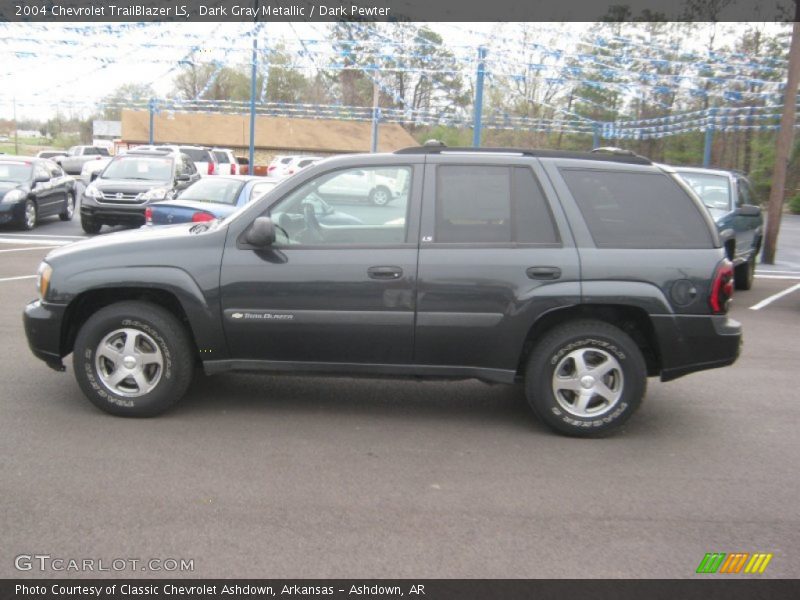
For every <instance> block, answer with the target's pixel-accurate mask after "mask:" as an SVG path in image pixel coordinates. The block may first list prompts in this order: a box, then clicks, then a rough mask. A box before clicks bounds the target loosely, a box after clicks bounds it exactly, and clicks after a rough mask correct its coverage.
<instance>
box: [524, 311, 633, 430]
mask: <svg viewBox="0 0 800 600" xmlns="http://www.w3.org/2000/svg"><path fill="white" fill-rule="evenodd" d="M646 387H647V369H646V367H645V363H644V359H643V358H642V353H641V352H640V350H639V348H638V346H637V345H636V343H635V342H634V341H633V340H632V339H631V338H630V337H629V336H628V335H627V334H626V333H625V332H623V331H622V330H620V329H619V328H617V327H614V326H613V325H609V324H608V323H604V322H602V321H592V320H582V321H575V322H572V323H567V324H565V325H561V326H559V327H557V328H556V329H553V330H552V331H551V332H550V333H548V334H547V335H546V336H545V337H544V338H543V339H542V340H541V341H540V342H539V343H538V344H537V345H536V347H535V348H534V350H533V352H532V353H531V355H530V358H529V359H528V364H527V368H526V370H525V395H526V397H527V399H528V403H529V404H530V405H531V408H532V409H533V411H534V412H535V413H536V415H537V416H538V417H539V418H540V419H541V420H542V421H544V422H545V423H546V424H547V425H548V426H550V427H551V428H553V429H555V430H556V431H559V432H561V433H565V434H567V435H572V436H579V437H587V436H596V435H602V434H605V433H608V432H610V431H612V430H614V429H616V428H618V427H619V426H621V425H622V424H623V423H625V421H627V420H628V419H629V418H630V417H631V415H632V414H633V413H634V412H635V411H636V409H637V408H638V407H639V405H640V404H641V402H642V398H643V397H644V393H645V390H646Z"/></svg>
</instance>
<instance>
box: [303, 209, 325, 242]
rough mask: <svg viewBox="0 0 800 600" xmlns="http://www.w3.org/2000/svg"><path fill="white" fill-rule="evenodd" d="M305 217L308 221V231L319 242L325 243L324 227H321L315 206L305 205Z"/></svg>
mask: <svg viewBox="0 0 800 600" xmlns="http://www.w3.org/2000/svg"><path fill="white" fill-rule="evenodd" d="M303 216H304V217H305V220H306V231H308V232H309V233H310V234H311V235H312V236H313V237H314V238H316V240H317V241H319V242H321V241H323V240H324V237H323V236H322V227H320V224H319V221H317V214H316V212H314V206H313V205H312V204H304V205H303Z"/></svg>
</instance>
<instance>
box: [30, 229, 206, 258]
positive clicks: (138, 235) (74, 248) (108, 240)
mask: <svg viewBox="0 0 800 600" xmlns="http://www.w3.org/2000/svg"><path fill="white" fill-rule="evenodd" d="M196 225H197V223H181V224H179V225H168V226H166V227H142V228H140V229H129V230H127V231H118V232H115V233H109V234H106V235H97V236H95V237H93V238H89V239H86V240H83V241H80V242H75V243H74V244H68V245H66V246H61V247H59V248H56V249H55V250H53V251H52V252H50V253H49V254H48V255H47V257H46V258H45V260H47V261H48V262H51V261H54V262H55V263H57V262H58V261H59V260H60V259H61V258H62V257H66V256H70V255H74V254H77V253H89V254H93V255H97V254H98V253H102V252H107V251H109V250H113V249H114V248H115V247H120V246H126V245H127V246H133V245H136V246H138V247H147V246H149V247H151V248H152V247H157V245H158V244H164V243H167V242H169V241H173V240H174V241H179V240H181V239H182V238H183V239H187V238H192V237H194V236H195V235H196V234H194V233H191V232H190V231H189V230H190V229H191V228H192V227H194V226H196Z"/></svg>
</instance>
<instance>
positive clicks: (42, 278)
mask: <svg viewBox="0 0 800 600" xmlns="http://www.w3.org/2000/svg"><path fill="white" fill-rule="evenodd" d="M52 274H53V267H51V266H50V265H49V264H47V263H46V262H43V263H41V264H40V265H39V270H38V271H36V289H37V290H38V291H39V298H40V299H41V300H44V297H45V296H46V295H47V289H48V288H49V287H50V276H51V275H52Z"/></svg>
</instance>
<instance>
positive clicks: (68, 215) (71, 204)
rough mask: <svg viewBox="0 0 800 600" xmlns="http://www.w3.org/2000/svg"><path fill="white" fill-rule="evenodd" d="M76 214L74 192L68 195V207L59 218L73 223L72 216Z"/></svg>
mask: <svg viewBox="0 0 800 600" xmlns="http://www.w3.org/2000/svg"><path fill="white" fill-rule="evenodd" d="M74 214H75V194H73V193H72V192H68V193H67V206H66V208H65V209H64V212H62V213H59V215H58V218H59V219H61V220H62V221H72V216H73V215H74Z"/></svg>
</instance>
